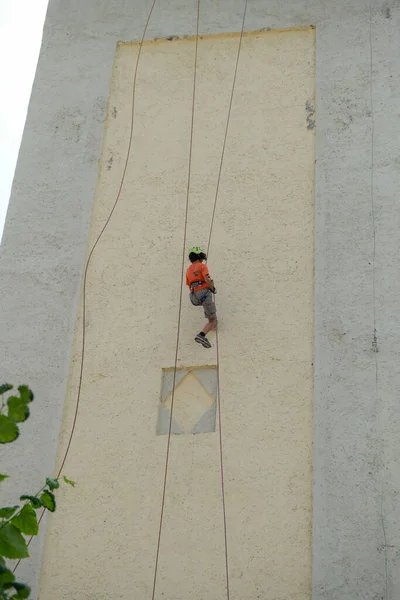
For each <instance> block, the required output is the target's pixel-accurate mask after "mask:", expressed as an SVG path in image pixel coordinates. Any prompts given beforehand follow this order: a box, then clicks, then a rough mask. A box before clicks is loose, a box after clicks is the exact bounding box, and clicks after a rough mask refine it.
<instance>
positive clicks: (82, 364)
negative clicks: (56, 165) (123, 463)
mask: <svg viewBox="0 0 400 600" xmlns="http://www.w3.org/2000/svg"><path fill="white" fill-rule="evenodd" d="M156 2H157V0H153V1H152V4H151V7H150V11H149V13H148V16H147V19H146V23H145V26H144V29H143V34H142V37H141V39H140V42H139V50H138V54H137V57H136V65H135V71H134V76H133V82H132V111H131V123H130V133H129V142H128V149H127V153H126V159H125V163H124V169H123V171H122V176H121V182H120V185H119V188H118V193H117V196H116V198H115V201H114V204H113V206H112V208H111V211H110V213H109V215H108V218H107V220H106V222H105V223H104V226H103V228H102V229H101V231H100V233H99V235H98V236H97V238H96V240H95V242H94V244H93V246H92V248H91V250H90V252H89V256H88V258H87V261H86V265H85V270H84V276H83V290H82V350H81V360H80V371H79V382H78V391H77V395H76V402H75V412H74V419H73V422H72V427H71V432H70V435H69V438H68V444H67V448H66V450H65V453H64V456H63V459H62V461H61V466H60V468H59V470H58V473H57V476H56V478H57V479H59V478H60V476H61V473H62V470H63V468H64V465H65V462H66V460H67V457H68V454H69V451H70V448H71V443H72V439H73V437H74V433H75V428H76V422H77V419H78V413H79V405H80V400H81V391H82V381H83V366H84V362H85V350H86V304H87V301H86V296H87V277H88V270H89V265H90V261H91V259H92V257H93V253H94V251H95V249H96V246H97V244H98V243H99V241H100V239H101V237H102V235H103V233H104V232H105V230H106V228H107V226H108V224H109V222H110V221H111V217H112V216H113V214H114V211H115V209H116V207H117V204H118V202H119V199H120V197H121V192H122V189H123V185H124V182H125V176H126V171H127V168H128V163H129V158H130V154H131V148H132V140H133V126H134V121H135V97H136V80H137V73H138V67H139V60H140V56H141V54H142V47H143V42H144V38H145V37H146V33H147V29H148V27H149V23H150V19H151V16H152V14H153V10H154V7H155V5H156ZM45 510H46V509H43V510H42V512H41V515H40V517H39V523H40V522H41V520H42V519H43V516H44V513H45ZM33 537H34V536H31V537H30V538H29V540H28V543H27V545H28V546H30V544H31V542H32V539H33ZM20 562H21V559H20V560H19V561H18V562H17V564H16V565H15V567H14V569H13V573H15V571H16V570H17V568H18V566H19V564H20Z"/></svg>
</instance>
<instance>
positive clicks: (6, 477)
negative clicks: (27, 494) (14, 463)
mask: <svg viewBox="0 0 400 600" xmlns="http://www.w3.org/2000/svg"><path fill="white" fill-rule="evenodd" d="M8 477H10V476H9V475H2V474H1V473H0V481H4V480H5V479H8Z"/></svg>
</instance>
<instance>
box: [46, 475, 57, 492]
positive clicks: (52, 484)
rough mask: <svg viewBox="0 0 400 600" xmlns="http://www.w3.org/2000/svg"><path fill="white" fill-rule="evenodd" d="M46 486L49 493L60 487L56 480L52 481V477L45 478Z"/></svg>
mask: <svg viewBox="0 0 400 600" xmlns="http://www.w3.org/2000/svg"><path fill="white" fill-rule="evenodd" d="M46 485H47V486H48V487H49V488H50V490H51V491H53V490H56V489H57V488H59V487H60V484H59V483H58V481H57V479H53V478H52V477H46Z"/></svg>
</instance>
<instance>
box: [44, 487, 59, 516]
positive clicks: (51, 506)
mask: <svg viewBox="0 0 400 600" xmlns="http://www.w3.org/2000/svg"><path fill="white" fill-rule="evenodd" d="M40 501H41V503H42V504H43V506H44V507H45V508H47V509H48V510H49V511H50V512H54V511H55V510H56V499H55V497H54V494H52V493H51V492H49V491H48V490H44V492H43V494H42V495H41V496H40Z"/></svg>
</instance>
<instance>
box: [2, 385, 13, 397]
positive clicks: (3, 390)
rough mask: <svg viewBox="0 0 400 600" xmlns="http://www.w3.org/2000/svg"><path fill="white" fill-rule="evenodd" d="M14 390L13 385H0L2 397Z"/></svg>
mask: <svg viewBox="0 0 400 600" xmlns="http://www.w3.org/2000/svg"><path fill="white" fill-rule="evenodd" d="M12 389H13V386H12V385H11V383H3V384H2V385H0V396H1V395H2V394H5V393H6V392H8V391H9V390H12Z"/></svg>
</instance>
